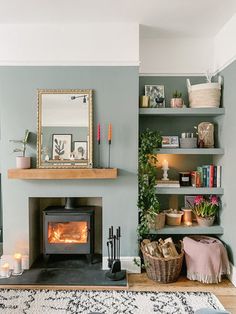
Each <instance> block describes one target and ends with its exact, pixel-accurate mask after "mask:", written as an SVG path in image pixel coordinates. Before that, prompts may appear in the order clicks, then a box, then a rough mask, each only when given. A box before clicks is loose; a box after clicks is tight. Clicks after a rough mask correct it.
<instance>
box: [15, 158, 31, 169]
mask: <svg viewBox="0 0 236 314" xmlns="http://www.w3.org/2000/svg"><path fill="white" fill-rule="evenodd" d="M30 166H31V157H21V156H18V157H16V168H19V169H28V168H30Z"/></svg>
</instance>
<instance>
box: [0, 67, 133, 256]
mask: <svg viewBox="0 0 236 314" xmlns="http://www.w3.org/2000/svg"><path fill="white" fill-rule="evenodd" d="M38 88H42V89H44V88H49V89H93V90H94V95H93V103H94V114H93V116H94V126H96V124H97V123H98V122H100V123H101V137H102V140H101V166H103V167H104V166H107V159H108V144H107V128H108V123H109V122H110V123H112V125H113V140H112V147H111V166H112V167H117V168H119V176H118V178H117V179H116V180H52V181H50V180H49V181H47V180H45V181H44V180H38V181H34V180H32V181H24V180H9V179H8V178H7V169H8V168H14V167H15V155H14V154H13V153H12V147H13V146H12V143H9V139H18V138H20V137H21V136H23V134H24V130H25V129H26V128H28V129H29V130H30V131H32V132H33V133H34V134H35V133H36V129H37V93H36V90H37V89H38ZM0 104H1V128H2V141H1V142H2V143H1V164H2V195H3V245H4V254H13V253H14V252H16V251H18V250H19V251H20V252H22V253H23V254H28V252H29V248H28V245H29V226H28V222H29V197H66V196H73V197H102V207H103V214H102V215H103V254H104V255H105V256H106V255H107V252H106V239H107V235H108V227H109V226H110V225H114V226H119V225H120V226H121V230H122V240H121V255H123V256H136V255H137V253H138V251H137V231H136V230H137V220H138V217H137V206H136V203H137V157H138V149H137V147H138V141H137V137H138V136H137V135H138V105H137V104H138V67H128V66H127V67H125V66H124V67H109V66H107V67H102V66H101V67H95V66H94V67H86V66H83V67H47V66H45V67H44V66H42V67H31V66H28V67H27V66H26V67H16V66H12V67H0ZM95 136H96V127H95V128H94V138H96V137H95ZM33 138H35V136H33ZM94 148H95V161H96V152H97V150H96V145H94ZM28 154H29V155H31V156H33V157H34V158H35V154H36V152H35V146H32V147H31V149H30V150H29V152H28Z"/></svg>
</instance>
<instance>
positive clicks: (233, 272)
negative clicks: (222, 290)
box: [228, 263, 236, 287]
mask: <svg viewBox="0 0 236 314" xmlns="http://www.w3.org/2000/svg"><path fill="white" fill-rule="evenodd" d="M228 278H229V280H230V281H231V282H232V284H233V285H234V286H235V287H236V267H235V266H234V265H233V264H232V263H230V275H228Z"/></svg>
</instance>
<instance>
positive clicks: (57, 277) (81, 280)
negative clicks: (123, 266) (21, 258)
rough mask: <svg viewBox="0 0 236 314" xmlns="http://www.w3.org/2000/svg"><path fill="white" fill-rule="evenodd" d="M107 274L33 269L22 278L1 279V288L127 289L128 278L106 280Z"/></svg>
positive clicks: (61, 269)
mask: <svg viewBox="0 0 236 314" xmlns="http://www.w3.org/2000/svg"><path fill="white" fill-rule="evenodd" d="M105 274H106V271H105V270H83V269H68V268H42V269H34V268H33V269H30V270H26V271H24V273H23V274H22V275H21V276H11V277H10V278H1V279H0V287H4V286H5V285H11V286H14V285H16V286H21V285H23V286H31V285H36V286H37V285H39V286H57V287H58V286H83V287H89V286H96V287H99V286H103V287H127V278H125V279H124V280H120V281H111V280H109V279H107V278H106V276H105Z"/></svg>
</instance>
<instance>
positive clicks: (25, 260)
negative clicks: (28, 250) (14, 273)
mask: <svg viewBox="0 0 236 314" xmlns="http://www.w3.org/2000/svg"><path fill="white" fill-rule="evenodd" d="M5 263H8V264H9V267H10V269H13V265H14V258H13V256H12V255H2V256H1V259H0V264H1V265H3V264H5ZM22 268H23V269H29V256H28V255H23V256H22Z"/></svg>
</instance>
